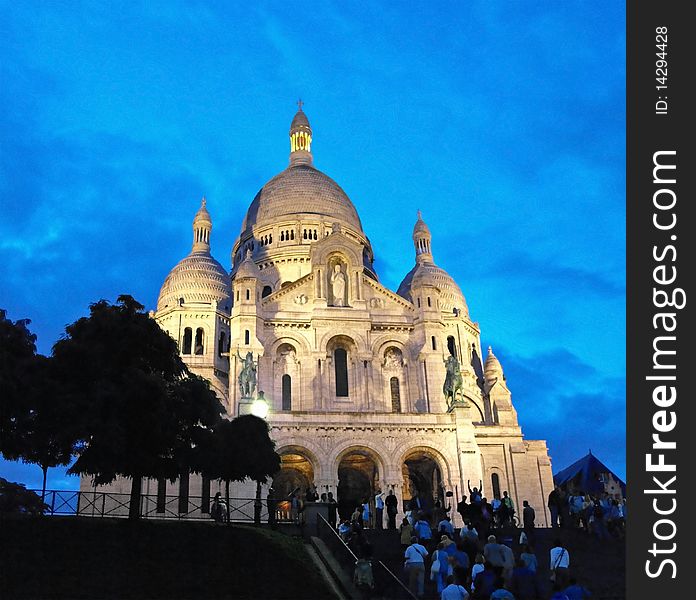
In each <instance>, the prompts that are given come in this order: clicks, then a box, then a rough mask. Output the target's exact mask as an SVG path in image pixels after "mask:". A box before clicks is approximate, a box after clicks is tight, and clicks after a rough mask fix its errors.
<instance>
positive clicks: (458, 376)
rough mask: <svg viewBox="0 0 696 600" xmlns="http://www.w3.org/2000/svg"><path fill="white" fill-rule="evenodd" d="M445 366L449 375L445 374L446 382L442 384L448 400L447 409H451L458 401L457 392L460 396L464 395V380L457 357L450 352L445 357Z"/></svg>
mask: <svg viewBox="0 0 696 600" xmlns="http://www.w3.org/2000/svg"><path fill="white" fill-rule="evenodd" d="M445 367H446V369H447V375H446V376H445V384H444V385H443V386H442V393H443V394H444V395H445V398H446V400H447V410H448V411H450V410H451V409H452V407H453V406H454V404H455V402H456V398H457V392H459V394H460V396H461V395H462V389H463V387H464V380H463V379H462V372H461V369H460V367H459V361H458V360H457V358H456V357H454V356H452V355H451V354H450V355H449V356H448V357H447V358H446V359H445Z"/></svg>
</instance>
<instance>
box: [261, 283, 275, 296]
mask: <svg viewBox="0 0 696 600" xmlns="http://www.w3.org/2000/svg"><path fill="white" fill-rule="evenodd" d="M272 292H273V288H272V287H271V286H270V285H264V286H263V291H262V292H261V297H262V298H265V297H266V296H270V295H271V293H272Z"/></svg>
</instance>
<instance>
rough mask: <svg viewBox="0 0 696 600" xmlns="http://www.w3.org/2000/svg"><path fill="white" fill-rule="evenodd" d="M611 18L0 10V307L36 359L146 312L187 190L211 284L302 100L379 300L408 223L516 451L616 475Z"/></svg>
mask: <svg viewBox="0 0 696 600" xmlns="http://www.w3.org/2000/svg"><path fill="white" fill-rule="evenodd" d="M624 18H625V7H624V5H623V3H622V2H601V1H599V0H593V1H564V2H558V1H557V0H548V1H544V2H513V1H510V2H493V1H490V0H483V1H472V2H452V3H445V2H438V3H426V2H420V3H413V2H382V3H378V2H374V3H367V2H365V3H357V2H338V1H336V2H321V3H312V2H271V3H267V2H244V3H241V2H197V1H189V2H174V1H172V0H168V1H163V2H156V1H148V2H142V3H139V2H123V3H120V2H119V3H114V2H84V3H81V2H51V3H38V2H10V1H8V0H0V70H1V73H0V108H1V110H0V140H1V145H0V199H1V200H0V201H1V202H2V212H1V213H0V215H1V217H0V307H2V308H5V309H7V310H8V316H9V318H11V319H13V320H15V319H20V318H25V317H26V318H30V319H31V320H32V324H31V328H32V329H33V331H34V332H35V333H37V334H38V336H39V341H38V345H39V349H40V351H41V352H43V353H49V352H50V350H51V346H52V344H53V343H54V342H55V341H56V340H57V339H58V337H59V336H60V335H61V332H62V331H63V329H64V327H65V325H66V324H68V323H71V322H72V321H74V320H75V319H77V318H78V317H80V316H82V315H84V314H85V313H86V311H87V307H88V305H89V303H90V302H93V301H95V300H98V299H100V298H106V299H109V300H115V299H116V297H117V296H118V295H119V294H122V293H130V294H132V295H133V296H135V297H136V298H137V299H139V300H140V301H141V302H142V303H144V304H145V305H146V306H147V307H148V308H154V307H155V303H156V300H157V295H158V292H159V288H160V285H161V283H162V281H163V280H164V278H165V276H166V275H167V273H168V272H169V270H170V269H171V267H172V266H174V264H176V262H177V261H178V260H180V259H181V258H182V257H183V256H184V255H186V254H187V253H188V252H189V250H190V244H191V219H192V217H193V214H194V213H195V211H196V210H197V208H198V206H199V203H200V198H201V196H203V195H205V196H207V198H208V207H209V209H210V212H211V214H212V216H213V220H214V230H213V239H212V247H213V253H214V255H215V256H216V257H217V259H218V260H219V261H220V262H222V263H223V264H224V265H225V266H227V267H229V263H230V259H229V255H230V250H231V248H232V244H233V243H234V241H235V238H236V237H237V235H238V234H239V229H240V225H241V220H242V217H243V215H244V213H245V211H246V208H247V206H248V205H249V203H250V202H251V200H252V198H253V197H254V195H255V193H256V192H257V191H258V189H259V188H260V187H261V186H262V185H263V184H264V183H265V182H266V181H267V180H268V179H269V178H270V177H272V176H273V175H275V174H276V173H278V172H279V171H280V170H282V169H283V168H285V166H286V165H287V160H288V151H289V142H288V138H287V131H288V127H289V124H290V120H291V119H292V116H293V114H294V112H295V110H296V105H295V101H296V100H297V98H298V97H301V98H302V99H303V100H304V101H305V102H306V104H305V107H304V108H305V110H306V112H307V115H308V116H309V119H310V122H311V124H312V128H313V130H314V143H313V148H312V149H313V153H314V158H315V166H317V168H319V169H321V170H322V171H324V172H325V173H327V174H328V175H330V176H331V177H332V178H334V179H335V180H336V181H337V182H338V183H339V184H340V185H341V186H342V187H343V188H344V190H345V191H346V192H347V193H348V195H349V196H350V198H351V199H352V200H353V202H354V204H355V206H356V207H357V209H358V212H359V214H360V216H361V219H362V222H363V226H364V229H365V231H366V233H367V235H368V236H369V237H370V240H371V241H372V245H373V248H374V250H375V254H376V256H377V259H376V263H375V265H376V268H377V270H378V274H379V276H380V279H381V281H382V283H383V284H385V285H386V286H387V287H389V288H391V289H392V290H395V289H396V288H397V287H398V285H399V282H400V281H401V279H402V277H403V276H404V275H405V274H406V273H407V272H408V271H409V269H410V268H411V266H412V265H413V260H414V256H413V246H412V242H411V230H412V227H413V223H414V221H415V216H416V210H417V209H418V208H420V209H421V210H422V211H423V216H424V219H425V220H426V222H427V223H428V225H429V226H430V229H431V231H432V234H433V252H434V255H435V261H436V262H437V264H438V265H440V266H441V267H443V268H445V269H447V270H448V271H449V273H450V274H452V275H453V276H454V277H455V279H456V280H457V282H458V283H459V284H460V286H461V288H462V290H463V292H464V295H465V296H466V299H467V301H468V304H469V308H470V311H471V315H472V318H473V319H474V320H475V321H477V322H479V323H480V326H481V331H482V345H483V347H484V348H486V347H487V346H488V345H492V346H493V349H494V351H495V353H496V355H497V356H498V357H499V359H500V360H501V362H502V365H503V368H504V370H505V374H506V377H507V381H508V385H509V387H510V389H511V391H512V393H513V401H514V403H515V406H516V408H517V410H518V413H519V418H520V423H521V424H522V427H523V431H524V433H525V436H526V437H527V438H528V439H538V438H542V439H546V440H548V443H549V447H550V452H551V456H552V460H553V470H554V472H556V471H559V470H560V469H562V468H564V467H566V466H568V465H569V464H570V463H571V462H573V461H574V460H576V459H577V458H579V457H581V456H582V455H584V454H586V453H587V451H588V449H589V448H591V449H592V451H593V452H594V453H595V454H596V455H597V456H598V457H599V458H600V459H601V460H603V461H604V462H605V463H606V464H607V465H608V466H609V467H611V468H613V469H614V470H615V471H616V472H617V473H618V474H619V475H620V476H622V477H625V188H624V183H625V173H624V169H625V99H624V98H625V96H624V94H625V33H624ZM0 475H3V476H4V477H8V478H9V479H12V480H18V481H23V482H25V483H27V484H29V485H37V483H40V472H39V469H38V468H35V467H30V466H24V465H19V464H16V463H7V462H0ZM49 485H51V486H53V487H62V488H64V487H67V488H76V487H77V485H78V482H77V479H75V478H66V477H65V475H64V469H54V470H53V472H52V473H51V474H50V480H49Z"/></svg>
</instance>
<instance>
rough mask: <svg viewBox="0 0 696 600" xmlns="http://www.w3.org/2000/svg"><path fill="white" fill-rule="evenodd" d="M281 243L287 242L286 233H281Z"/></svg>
mask: <svg viewBox="0 0 696 600" xmlns="http://www.w3.org/2000/svg"><path fill="white" fill-rule="evenodd" d="M280 241H281V242H284V241H285V232H284V231H281V232H280Z"/></svg>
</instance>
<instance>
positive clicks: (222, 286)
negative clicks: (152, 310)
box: [157, 252, 232, 311]
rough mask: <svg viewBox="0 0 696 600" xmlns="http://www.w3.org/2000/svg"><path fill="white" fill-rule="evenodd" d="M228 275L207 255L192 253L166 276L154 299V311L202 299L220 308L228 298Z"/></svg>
mask: <svg viewBox="0 0 696 600" xmlns="http://www.w3.org/2000/svg"><path fill="white" fill-rule="evenodd" d="M231 295H232V290H231V287H230V277H229V275H228V274H227V272H226V271H225V269H224V268H223V266H222V265H221V264H220V263H219V262H218V261H217V260H215V259H214V258H213V257H212V256H210V254H207V253H205V252H192V253H191V254H189V255H188V256H187V257H186V258H184V259H183V260H181V261H180V262H179V264H177V265H176V266H175V267H174V268H173V269H172V270H171V272H170V273H169V275H167V278H166V279H165V280H164V283H163V284H162V289H161V290H160V293H159V298H158V299H157V310H158V311H161V310H164V309H165V308H171V307H173V306H178V305H179V301H180V299H181V298H183V299H184V302H186V303H190V302H204V303H206V304H215V305H216V306H220V307H223V306H224V305H225V304H226V303H227V302H229V299H230V298H231Z"/></svg>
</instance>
